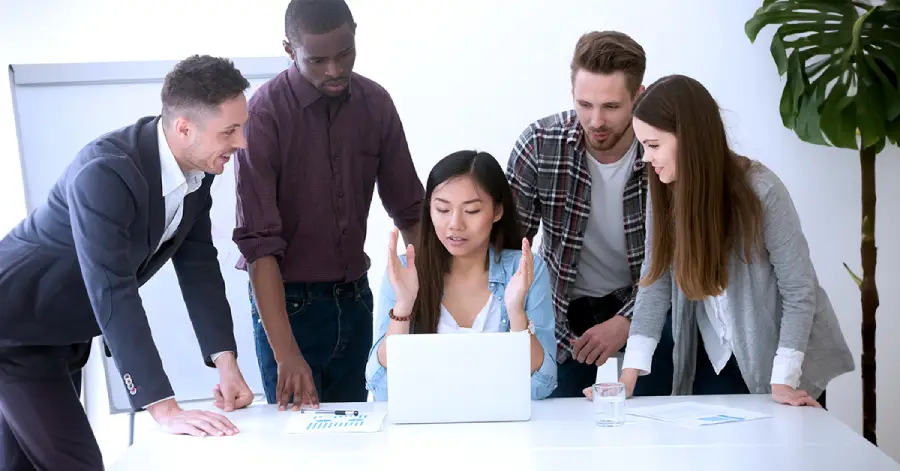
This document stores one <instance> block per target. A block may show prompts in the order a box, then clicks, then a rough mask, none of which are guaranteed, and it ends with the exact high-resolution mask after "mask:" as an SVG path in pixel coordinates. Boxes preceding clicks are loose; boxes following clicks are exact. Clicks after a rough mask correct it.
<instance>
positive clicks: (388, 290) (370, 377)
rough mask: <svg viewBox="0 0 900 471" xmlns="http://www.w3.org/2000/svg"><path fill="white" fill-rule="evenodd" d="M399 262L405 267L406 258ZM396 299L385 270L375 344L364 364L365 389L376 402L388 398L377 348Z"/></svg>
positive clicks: (376, 315)
mask: <svg viewBox="0 0 900 471" xmlns="http://www.w3.org/2000/svg"><path fill="white" fill-rule="evenodd" d="M400 261H401V263H402V264H403V266H406V257H405V256H401V257H400ZM395 302H396V297H395V295H394V289H393V288H392V287H391V282H390V280H389V279H388V276H387V270H385V272H384V278H383V279H382V280H381V288H380V289H379V294H378V304H377V305H376V306H375V313H374V314H375V335H374V339H375V342H374V343H373V344H372V349H371V350H369V360H368V361H367V363H366V389H368V390H369V391H372V395H373V396H374V399H375V400H376V401H386V400H387V398H388V390H387V368H385V367H384V366H382V365H381V362H380V361H378V347H379V345H381V342H384V338H385V334H386V333H387V328H388V324H389V323H390V322H391V318H390V316H389V315H388V312H389V311H390V310H391V309H393V307H394V303H395Z"/></svg>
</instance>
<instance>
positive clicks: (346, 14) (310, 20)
mask: <svg viewBox="0 0 900 471" xmlns="http://www.w3.org/2000/svg"><path fill="white" fill-rule="evenodd" d="M348 23H349V24H350V25H351V26H354V27H355V26H356V23H354V22H353V14H352V13H350V7H349V6H347V2H345V1H344V0H291V3H289V4H288V7H287V10H286V11H285V12H284V36H285V37H286V38H287V40H288V41H289V42H291V44H297V43H299V41H300V35H301V34H304V33H306V34H325V33H327V32H329V31H334V30H336V29H338V28H340V27H341V26H344V25H345V24H348Z"/></svg>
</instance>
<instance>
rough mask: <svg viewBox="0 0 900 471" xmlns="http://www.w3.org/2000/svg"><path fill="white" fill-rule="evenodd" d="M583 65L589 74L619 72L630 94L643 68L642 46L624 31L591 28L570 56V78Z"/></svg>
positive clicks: (642, 79) (633, 91) (634, 90)
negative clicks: (594, 29)
mask: <svg viewBox="0 0 900 471" xmlns="http://www.w3.org/2000/svg"><path fill="white" fill-rule="evenodd" d="M581 69H584V70H586V71H588V72H590V73H593V74H604V75H606V74H612V73H614V72H623V73H624V74H625V77H626V78H627V82H628V88H629V90H631V93H632V95H634V94H635V93H637V90H638V88H640V86H641V83H643V81H644V72H645V71H646V70H647V55H646V54H645V53H644V48H643V47H641V45H640V44H638V43H637V42H636V41H635V40H634V39H632V38H631V37H630V36H628V35H627V34H625V33H620V32H618V31H593V32H590V33H586V34H584V35H582V36H581V38H579V39H578V43H576V45H575V54H574V56H573V57H572V79H573V80H574V79H575V74H576V73H577V72H578V71H579V70H581Z"/></svg>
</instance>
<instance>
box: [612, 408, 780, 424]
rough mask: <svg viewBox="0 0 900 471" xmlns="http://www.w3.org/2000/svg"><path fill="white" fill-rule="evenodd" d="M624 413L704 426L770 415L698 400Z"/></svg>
mask: <svg viewBox="0 0 900 471" xmlns="http://www.w3.org/2000/svg"><path fill="white" fill-rule="evenodd" d="M626 413H627V414H628V415H633V416H637V417H646V418H648V419H655V420H661V421H663V422H669V423H673V424H678V425H682V426H686V427H704V426H707V425H716V424H727V423H731V422H746V421H749V420H757V419H764V418H769V417H771V416H770V415H767V414H762V413H759V412H754V411H749V410H744V409H737V408H734V407H724V406H717V405H711V404H700V403H699V402H677V403H674V404H666V405H662V406H649V407H637V408H633V409H631V408H629V409H627V411H626Z"/></svg>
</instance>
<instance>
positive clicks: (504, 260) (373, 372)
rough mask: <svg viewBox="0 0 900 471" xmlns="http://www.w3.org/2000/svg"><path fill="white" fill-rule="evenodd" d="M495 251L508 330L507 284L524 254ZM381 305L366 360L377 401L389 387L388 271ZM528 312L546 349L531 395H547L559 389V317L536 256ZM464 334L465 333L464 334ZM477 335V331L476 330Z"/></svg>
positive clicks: (493, 282)
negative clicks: (385, 347)
mask: <svg viewBox="0 0 900 471" xmlns="http://www.w3.org/2000/svg"><path fill="white" fill-rule="evenodd" d="M495 255H496V253H495V252H494V250H493V249H490V252H489V254H488V256H489V257H490V268H489V270H488V284H489V286H490V290H491V294H492V295H493V296H495V297H496V298H497V299H498V300H500V301H501V303H500V305H501V308H500V310H501V318H500V330H501V331H504V332H509V315H508V314H507V312H506V303H505V302H503V297H504V295H505V293H506V285H507V283H509V280H510V279H511V278H512V276H513V275H514V274H515V273H516V270H517V269H518V268H519V261H520V260H521V257H522V251H521V250H504V251H503V252H501V254H500V259H499V261H498V260H497V257H496V256H495ZM400 261H401V262H402V263H403V266H406V257H405V256H401V257H400ZM380 291H381V292H380V296H379V299H378V305H377V306H376V308H375V320H376V325H377V330H376V331H375V338H376V339H377V340H376V341H375V343H374V345H373V346H372V349H371V350H370V351H369V360H368V363H367V364H366V388H367V389H368V390H370V391H372V392H373V394H374V396H375V400H376V401H385V400H387V397H388V391H387V369H386V368H385V367H383V366H381V363H380V362H379V361H378V346H379V345H380V344H381V342H383V341H384V336H385V332H387V327H388V324H389V323H390V317H389V316H388V311H390V310H391V309H392V308H393V307H394V303H395V301H396V298H395V295H394V289H393V287H392V286H391V282H390V280H388V277H387V272H385V275H384V280H383V281H382V283H381V290H380ZM525 315H526V316H527V317H528V319H530V320H531V321H532V322H533V323H534V332H535V337H536V338H537V340H538V342H540V344H541V347H543V349H544V362H543V364H541V368H540V369H539V370H537V371H536V372H534V373H533V374H532V375H531V398H532V399H534V400H537V399H544V398H546V397H547V396H549V395H550V393H551V392H553V390H554V389H556V384H557V383H556V357H555V355H556V334H555V333H554V328H555V325H556V320H555V318H554V314H553V300H552V299H551V297H550V278H549V275H548V272H547V265H546V264H545V263H544V261H543V260H541V258H540V257H538V256H537V255H535V257H534V281H533V282H532V284H531V287H530V288H529V289H528V294H527V295H526V297H525ZM463 335H465V334H463ZM476 335H477V334H476Z"/></svg>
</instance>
